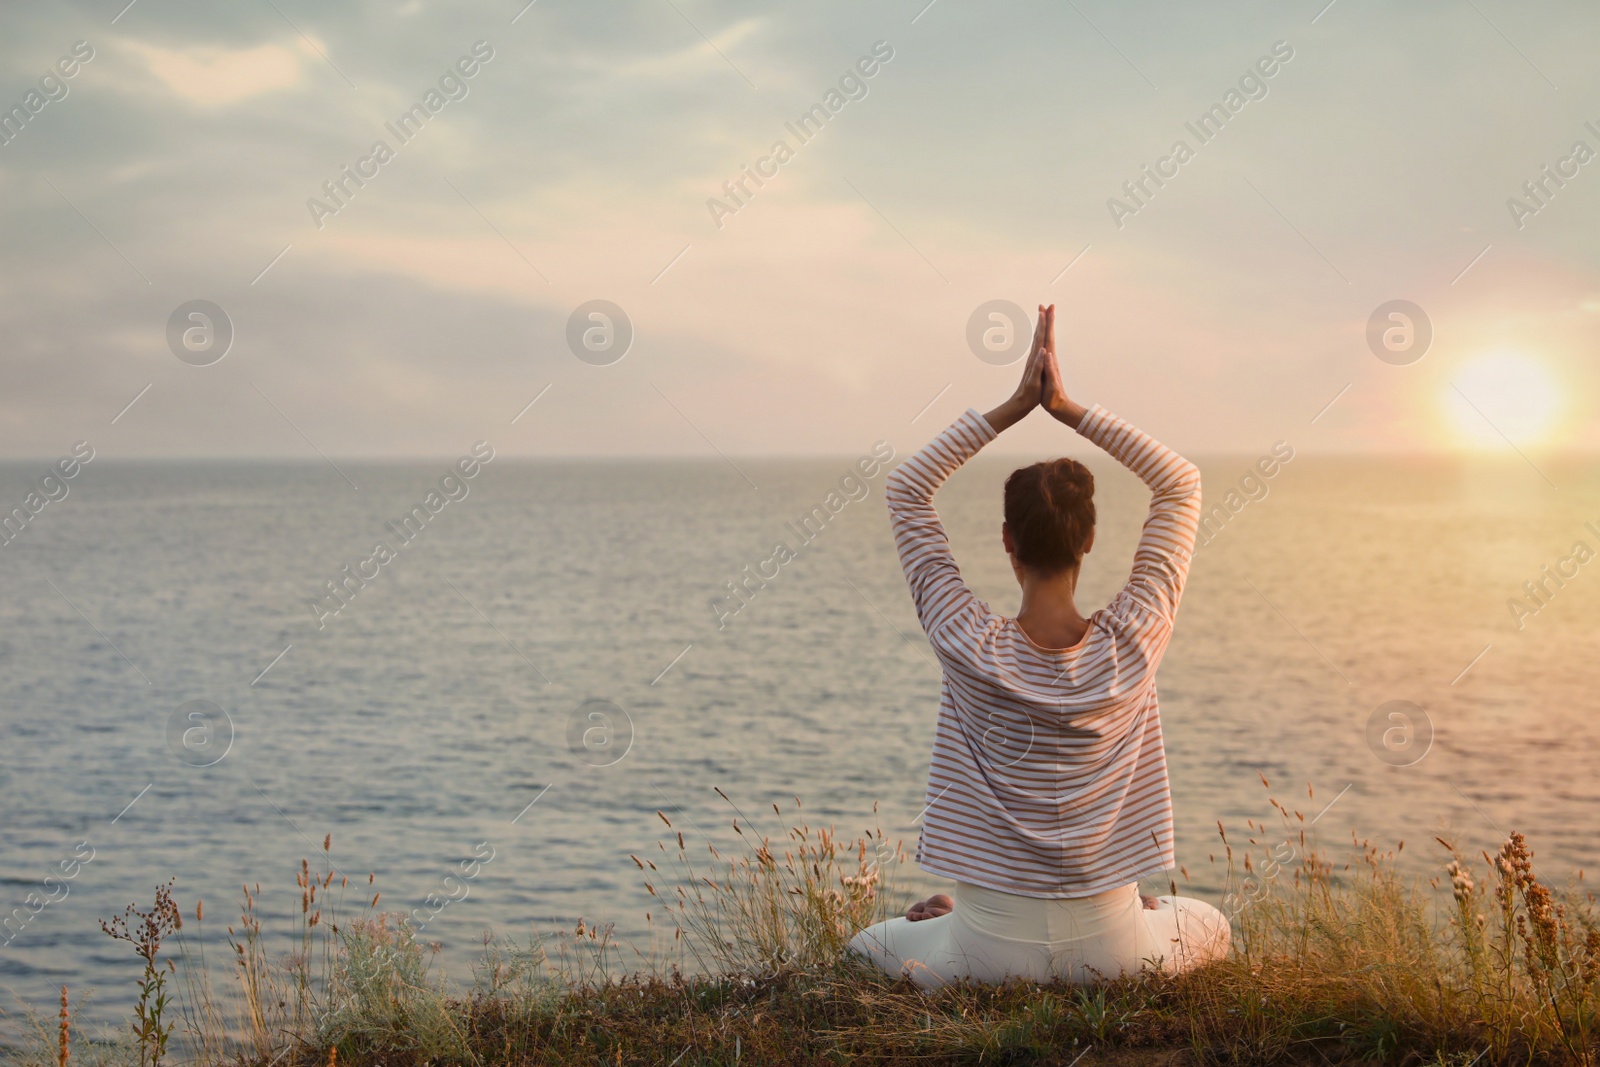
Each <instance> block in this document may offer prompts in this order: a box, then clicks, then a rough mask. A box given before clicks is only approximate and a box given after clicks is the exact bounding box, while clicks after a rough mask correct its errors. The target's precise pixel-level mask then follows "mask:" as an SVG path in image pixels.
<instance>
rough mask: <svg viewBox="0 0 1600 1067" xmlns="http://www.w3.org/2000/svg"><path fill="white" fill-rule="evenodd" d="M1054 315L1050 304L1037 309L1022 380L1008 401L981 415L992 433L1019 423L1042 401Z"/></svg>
mask: <svg viewBox="0 0 1600 1067" xmlns="http://www.w3.org/2000/svg"><path fill="white" fill-rule="evenodd" d="M1055 315H1056V306H1055V305H1054V304H1051V305H1050V306H1049V307H1048V308H1047V307H1045V306H1044V305H1043V304H1040V305H1039V321H1038V323H1037V324H1036V325H1035V326H1034V329H1033V345H1032V347H1031V348H1030V349H1029V350H1028V361H1027V362H1026V363H1024V364H1023V366H1022V380H1021V381H1020V382H1018V383H1017V390H1016V392H1014V393H1012V394H1011V397H1010V399H1008V400H1007V401H1006V402H1005V403H1003V404H1001V405H1000V406H999V407H997V408H995V409H994V410H992V411H990V412H989V413H988V414H986V415H984V419H986V420H987V421H988V423H989V425H990V426H992V427H993V428H994V432H995V433H1001V432H1003V431H1005V430H1008V429H1010V428H1011V427H1012V426H1015V425H1016V424H1017V423H1019V422H1021V421H1022V420H1023V419H1024V418H1025V417H1027V415H1028V413H1029V412H1030V411H1032V410H1033V409H1034V408H1036V407H1038V406H1039V403H1040V401H1041V400H1043V398H1044V374H1045V355H1046V352H1047V351H1048V350H1049V349H1050V348H1051V347H1053V345H1054V341H1053V340H1052V338H1053V337H1054V331H1055Z"/></svg>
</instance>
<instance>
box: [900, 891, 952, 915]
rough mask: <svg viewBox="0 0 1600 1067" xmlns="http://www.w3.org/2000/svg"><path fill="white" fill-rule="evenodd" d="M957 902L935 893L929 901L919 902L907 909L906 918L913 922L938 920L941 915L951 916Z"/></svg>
mask: <svg viewBox="0 0 1600 1067" xmlns="http://www.w3.org/2000/svg"><path fill="white" fill-rule="evenodd" d="M955 907H956V902H955V901H953V900H951V899H950V898H949V897H947V896H945V895H944V894H943V893H935V894H934V895H933V896H931V897H929V898H928V899H927V900H919V901H917V902H916V903H915V904H913V905H911V907H909V908H907V909H906V918H908V919H910V920H911V921H912V922H920V921H921V920H923V919H936V918H938V917H939V916H941V915H949V914H950V913H951V912H952V911H954V910H955Z"/></svg>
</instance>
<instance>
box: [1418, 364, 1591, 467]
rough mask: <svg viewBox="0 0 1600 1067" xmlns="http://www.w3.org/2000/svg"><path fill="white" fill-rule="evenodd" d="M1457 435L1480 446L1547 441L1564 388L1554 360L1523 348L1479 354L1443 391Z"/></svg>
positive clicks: (1502, 445) (1520, 444)
mask: <svg viewBox="0 0 1600 1067" xmlns="http://www.w3.org/2000/svg"><path fill="white" fill-rule="evenodd" d="M1442 402H1443V405H1444V408H1445V410H1446V411H1447V412H1448V413H1449V416H1450V421H1451V423H1452V424H1453V426H1454V428H1455V431H1456V433H1457V436H1458V438H1459V439H1462V440H1464V441H1466V442H1468V443H1470V444H1472V445H1476V446H1480V447H1484V446H1487V447H1504V446H1505V443H1506V440H1507V439H1508V438H1509V439H1510V440H1511V442H1512V443H1513V444H1515V445H1517V446H1518V447H1521V446H1524V445H1537V444H1542V443H1544V442H1545V441H1546V440H1547V439H1548V438H1549V437H1550V435H1551V433H1552V431H1553V430H1554V429H1555V427H1556V423H1557V421H1558V420H1559V417H1560V414H1561V408H1562V399H1561V390H1560V387H1559V386H1558V384H1557V382H1556V379H1555V376H1554V375H1553V374H1551V372H1550V368H1549V366H1547V365H1546V364H1545V363H1544V362H1543V361H1542V360H1539V359H1535V358H1533V357H1531V356H1527V355H1524V354H1522V353H1520V352H1492V353H1487V354H1485V355H1481V356H1477V357H1474V358H1473V359H1471V360H1469V361H1468V362H1467V363H1465V364H1464V365H1462V367H1461V368H1460V369H1459V370H1458V371H1457V372H1456V373H1455V374H1453V375H1451V378H1450V382H1449V383H1448V384H1447V385H1446V386H1445V389H1444V393H1443V395H1442Z"/></svg>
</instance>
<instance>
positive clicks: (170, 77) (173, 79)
mask: <svg viewBox="0 0 1600 1067" xmlns="http://www.w3.org/2000/svg"><path fill="white" fill-rule="evenodd" d="M122 47H123V48H124V49H126V50H127V51H128V52H129V53H131V54H132V55H134V56H136V57H137V58H138V59H140V60H142V61H143V63H144V65H145V69H146V70H147V71H148V72H149V73H150V74H151V75H153V76H154V77H155V78H156V80H157V81H159V82H160V83H161V84H162V85H163V86H165V87H166V88H167V89H168V90H169V91H170V92H172V93H174V94H175V95H177V96H178V97H180V98H181V99H183V100H184V101H186V102H187V103H190V104H194V105H196V106H199V107H227V106H228V105H230V104H236V103H238V102H239V101H241V100H247V99H249V98H250V97H253V96H260V95H262V94H263V93H271V92H277V91H280V90H283V89H292V88H295V87H297V86H299V85H300V84H301V81H302V75H303V68H302V63H303V61H304V60H305V59H306V58H307V57H310V58H316V51H315V49H313V48H312V46H311V45H310V44H309V43H308V42H306V41H303V40H302V41H300V42H299V43H298V45H297V46H296V47H293V48H290V47H285V46H284V45H279V44H263V45H257V46H256V47H254V48H222V47H217V46H208V45H190V46H188V47H185V48H162V47H160V46H158V45H151V44H143V43H140V42H138V41H125V42H123V43H122Z"/></svg>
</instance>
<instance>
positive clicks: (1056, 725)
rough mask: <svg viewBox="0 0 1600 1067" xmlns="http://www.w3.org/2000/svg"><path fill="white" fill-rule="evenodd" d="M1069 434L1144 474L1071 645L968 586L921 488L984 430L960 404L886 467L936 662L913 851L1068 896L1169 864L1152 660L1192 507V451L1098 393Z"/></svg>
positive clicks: (1007, 888)
mask: <svg viewBox="0 0 1600 1067" xmlns="http://www.w3.org/2000/svg"><path fill="white" fill-rule="evenodd" d="M1078 433H1079V434H1081V435H1082V436H1083V437H1086V438H1088V439H1089V440H1090V441H1093V442H1094V443H1095V444H1097V445H1099V446H1100V447H1101V448H1103V449H1105V450H1106V451H1107V452H1108V453H1110V454H1111V455H1112V456H1113V457H1114V458H1115V459H1116V460H1117V461H1118V462H1120V463H1122V465H1123V466H1125V467H1127V468H1128V469H1129V470H1131V471H1133V473H1135V474H1137V475H1138V476H1139V477H1140V478H1141V479H1143V481H1144V483H1145V484H1146V485H1148V486H1149V487H1150V490H1151V494H1152V495H1151V500H1150V513H1149V515H1148V516H1147V517H1146V519H1145V523H1144V531H1143V533H1142V534H1141V536H1140V538H1139V547H1138V550H1137V551H1136V552H1135V553H1134V562H1133V573H1132V576H1131V577H1130V578H1129V579H1128V583H1127V584H1126V585H1125V586H1123V588H1122V590H1121V591H1120V592H1119V593H1118V594H1117V595H1116V596H1115V597H1114V598H1112V601H1111V603H1110V604H1108V605H1106V606H1105V607H1103V608H1101V609H1100V610H1099V611H1096V612H1095V613H1094V614H1092V615H1090V616H1089V619H1088V623H1089V628H1088V631H1087V632H1086V633H1085V634H1084V636H1083V638H1082V640H1080V641H1079V642H1078V643H1077V644H1076V645H1074V646H1072V647H1071V648H1066V649H1046V648H1042V647H1040V646H1038V645H1036V644H1034V643H1033V641H1032V640H1030V639H1029V637H1028V636H1027V635H1026V634H1024V633H1023V632H1022V629H1021V627H1019V626H1018V625H1017V620H1016V619H1013V618H1008V617H1006V616H1004V615H999V614H997V613H995V612H994V611H991V610H990V609H989V606H988V605H987V604H984V603H982V602H981V601H979V600H978V599H977V598H976V597H974V596H973V595H972V591H971V590H969V589H968V588H967V586H966V583H965V582H963V581H962V580H961V571H960V570H959V568H957V567H956V562H955V558H954V557H953V556H952V555H951V553H950V544H949V541H948V539H947V538H946V537H945V532H944V526H943V525H942V524H941V523H940V522H939V514H938V512H936V511H935V510H934V507H933V494H934V492H935V491H936V490H937V489H938V488H939V486H940V485H942V484H943V483H944V480H945V479H946V478H948V477H950V475H951V474H953V473H954V472H955V470H956V468H958V467H960V466H961V464H963V463H965V462H966V461H967V460H968V459H970V458H972V456H974V455H975V454H976V453H977V452H978V450H979V449H980V448H982V447H983V446H984V445H986V444H988V443H989V442H990V441H992V440H994V438H995V432H994V430H993V428H991V427H990V425H989V424H988V422H987V421H985V420H984V418H983V416H982V415H979V414H978V413H977V412H976V411H968V412H967V413H966V414H965V415H962V416H961V417H960V418H959V419H957V420H956V422H955V423H954V425H952V426H951V427H950V428H949V429H948V430H946V431H945V432H944V433H942V434H940V435H939V436H938V437H937V438H935V439H934V440H933V442H932V443H931V444H929V445H928V446H927V447H926V448H924V449H922V451H920V452H918V453H917V454H916V455H915V456H912V457H911V458H910V459H908V460H907V461H906V462H905V463H903V464H902V465H901V466H899V467H898V468H896V469H895V470H894V471H893V473H891V474H890V475H889V477H888V479H887V481H886V483H885V484H886V496H887V498H888V503H889V515H890V520H891V523H892V525H893V527H894V540H895V546H896V548H897V549H898V550H899V553H900V563H901V566H903V567H904V568H905V573H906V583H907V584H908V585H909V586H910V587H911V598H912V600H913V601H915V603H916V608H917V617H918V618H919V619H921V621H922V628H923V630H924V631H925V632H926V633H927V635H928V640H929V642H930V643H931V644H932V646H933V649H934V651H935V653H937V655H938V657H939V662H940V664H941V665H942V667H943V669H944V681H943V683H942V685H941V687H940V693H939V721H938V726H937V728H936V730H935V733H934V742H933V759H932V762H931V765H930V767H929V771H928V791H927V796H926V799H927V804H928V806H927V808H926V811H925V814H924V818H923V824H922V832H921V836H920V838H919V839H918V842H917V862H918V864H919V865H920V866H921V867H922V869H923V870H925V871H928V872H929V873H931V874H936V875H942V876H944V877H947V878H953V879H955V880H956V881H960V882H966V883H969V884H972V885H979V886H983V887H985V888H988V889H997V890H1000V891H1001V892H1005V893H1014V894H1018V895H1021V896H1029V897H1086V896H1093V895H1094V894H1096V893H1101V892H1104V891H1106V890H1108V889H1116V888H1118V887H1121V886H1126V885H1129V884H1131V883H1134V882H1137V881H1138V880H1139V879H1141V878H1145V877H1148V876H1150V875H1154V874H1157V873H1159V872H1161V871H1164V870H1168V869H1170V868H1171V867H1173V866H1174V865H1175V863H1176V860H1175V859H1174V856H1173V850H1172V842H1173V833H1172V795H1171V792H1170V790H1169V788H1168V784H1167V760H1166V753H1165V751H1164V749H1163V747H1162V743H1161V718H1160V714H1159V711H1158V709H1157V706H1156V667H1157V666H1158V665H1159V664H1160V662H1161V657H1162V654H1163V653H1164V652H1165V651H1166V648H1167V642H1168V641H1169V640H1170V638H1171V636H1172V626H1173V620H1174V618H1175V616H1176V614H1177V610H1178V600H1179V598H1180V597H1181V596H1182V595H1183V586H1184V582H1185V580H1186V579H1187V576H1188V572H1189V560H1190V557H1191V556H1192V554H1193V552H1194V539H1195V529H1196V526H1197V524H1198V521H1199V517H1200V472H1199V471H1198V470H1197V469H1196V468H1195V466H1194V464H1192V463H1190V462H1189V461H1188V460H1186V459H1184V458H1183V457H1182V456H1180V455H1178V454H1177V453H1176V452H1173V451H1172V450H1171V449H1169V448H1166V447H1165V446H1163V445H1161V444H1159V443H1158V442H1156V441H1155V440H1153V439H1152V438H1151V437H1149V436H1148V435H1147V434H1144V433H1142V432H1140V431H1139V430H1136V429H1134V428H1133V427H1132V426H1130V425H1128V423H1126V422H1124V421H1123V420H1122V419H1119V418H1118V417H1117V416H1115V415H1113V414H1111V413H1110V412H1108V411H1106V410H1105V409H1104V408H1101V407H1098V406H1096V407H1094V408H1091V409H1090V410H1089V412H1088V414H1087V415H1085V416H1084V418H1083V420H1082V422H1081V424H1080V425H1079V426H1078Z"/></svg>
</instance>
